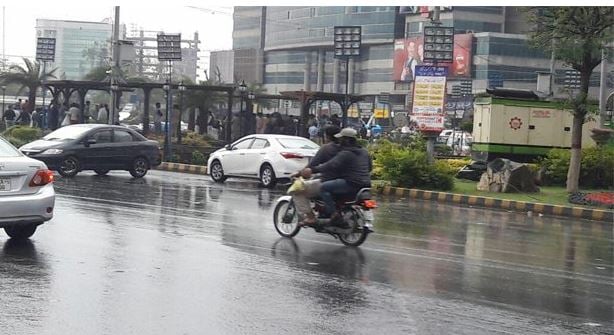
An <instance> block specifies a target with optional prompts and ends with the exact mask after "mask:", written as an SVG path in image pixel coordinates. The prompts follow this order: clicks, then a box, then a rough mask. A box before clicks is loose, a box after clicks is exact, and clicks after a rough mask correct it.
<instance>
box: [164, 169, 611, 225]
mask: <svg viewBox="0 0 614 335" xmlns="http://www.w3.org/2000/svg"><path fill="white" fill-rule="evenodd" d="M155 169H156V170H162V171H171V172H183V173H191V174H199V175H205V174H207V167H206V166H202V165H188V164H181V163H167V162H164V163H162V164H160V165H159V166H157V167H156V168H155ZM373 189H374V191H375V193H378V194H382V195H386V196H397V197H403V198H410V199H421V200H431V201H438V202H444V203H451V204H456V205H468V206H473V207H482V208H494V209H504V210H511V211H517V212H529V211H531V212H533V213H534V214H536V215H539V214H543V215H550V216H564V217H568V218H569V217H573V218H579V219H588V220H595V221H603V222H609V223H614V211H612V210H607V209H592V208H582V207H573V206H559V205H550V204H544V203H534V202H526V201H517V200H504V199H497V198H490V197H481V196H473V195H462V194H458V193H447V192H436V191H424V190H418V189H407V188H399V187H391V186H388V185H386V186H384V185H377V184H375V185H374V186H373Z"/></svg>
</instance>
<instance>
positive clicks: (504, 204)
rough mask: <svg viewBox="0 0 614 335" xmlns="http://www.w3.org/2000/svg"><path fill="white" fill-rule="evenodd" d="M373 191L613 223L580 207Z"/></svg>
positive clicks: (609, 215)
mask: <svg viewBox="0 0 614 335" xmlns="http://www.w3.org/2000/svg"><path fill="white" fill-rule="evenodd" d="M374 189H375V190H376V192H377V193H379V194H383V195H390V196H398V197H405V198H411V199H421V200H434V201H439V202H447V203H452V204H458V205H470V206H475V207H485V208H497V209H506V210H512V211H518V212H528V211H532V212H534V213H535V214H543V215H552V216H565V217H574V218H581V219H588V220H595V221H604V222H610V223H613V222H614V211H611V210H601V209H590V208H581V207H568V206H559V205H548V204H541V203H532V202H525V201H516V200H503V199H495V198H489V197H478V196H472V195H462V194H456V193H446V192H435V191H424V190H417V189H407V188H400V187H391V186H383V185H376V186H374Z"/></svg>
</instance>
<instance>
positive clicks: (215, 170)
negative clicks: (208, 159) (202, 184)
mask: <svg viewBox="0 0 614 335" xmlns="http://www.w3.org/2000/svg"><path fill="white" fill-rule="evenodd" d="M209 174H210V175H211V179H213V181H214V182H216V183H223V182H224V181H225V180H226V176H225V175H224V168H222V163H220V161H218V160H214V161H213V163H211V171H209Z"/></svg>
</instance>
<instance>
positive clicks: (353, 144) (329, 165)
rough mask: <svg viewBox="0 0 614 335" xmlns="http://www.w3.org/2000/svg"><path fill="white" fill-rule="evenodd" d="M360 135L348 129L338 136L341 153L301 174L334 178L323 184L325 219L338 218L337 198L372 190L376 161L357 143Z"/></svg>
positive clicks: (321, 195)
mask: <svg viewBox="0 0 614 335" xmlns="http://www.w3.org/2000/svg"><path fill="white" fill-rule="evenodd" d="M357 135H358V133H357V132H356V130H354V129H352V128H344V129H342V130H341V131H340V132H339V133H338V134H336V135H335V137H336V138H338V139H339V145H340V151H339V153H338V154H337V155H336V156H335V157H333V158H332V159H331V160H329V161H328V162H325V163H322V164H319V165H317V166H313V167H311V168H309V167H308V168H305V169H303V170H302V171H301V175H302V176H303V177H304V178H309V177H311V175H312V173H323V174H325V175H329V176H334V179H331V180H327V181H325V182H323V183H322V186H321V188H320V197H321V198H322V200H323V201H324V203H325V209H324V213H320V214H321V215H322V217H323V218H328V217H330V218H331V220H334V219H336V218H337V217H338V216H339V214H338V213H335V210H336V206H335V199H334V196H339V195H343V194H353V193H356V192H358V190H360V189H361V188H365V187H371V169H372V162H371V157H369V152H368V151H367V150H366V149H364V148H363V147H361V146H360V145H359V144H358V141H357V138H356V137H357Z"/></svg>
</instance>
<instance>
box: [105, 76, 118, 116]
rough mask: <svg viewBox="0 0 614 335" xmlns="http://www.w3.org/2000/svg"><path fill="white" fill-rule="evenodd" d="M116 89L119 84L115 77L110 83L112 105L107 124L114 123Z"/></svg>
mask: <svg viewBox="0 0 614 335" xmlns="http://www.w3.org/2000/svg"><path fill="white" fill-rule="evenodd" d="M117 91H119V85H118V84H117V82H116V81H115V79H113V80H112V83H111V97H112V98H111V101H112V102H113V106H111V107H112V108H111V115H109V119H108V120H107V122H108V123H109V124H114V123H115V114H117Z"/></svg>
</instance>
